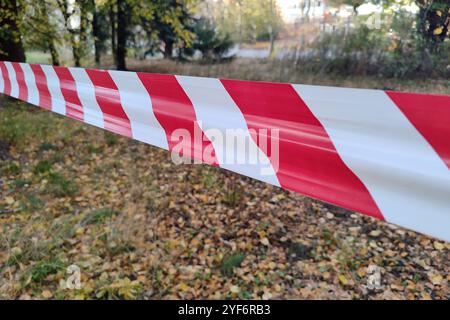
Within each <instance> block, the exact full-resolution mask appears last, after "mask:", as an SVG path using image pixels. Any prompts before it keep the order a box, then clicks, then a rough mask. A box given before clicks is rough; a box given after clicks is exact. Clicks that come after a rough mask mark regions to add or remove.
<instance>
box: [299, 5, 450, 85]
mask: <svg viewBox="0 0 450 320" xmlns="http://www.w3.org/2000/svg"><path fill="white" fill-rule="evenodd" d="M359 19H360V20H359V21H356V23H355V27H354V28H353V29H350V30H345V29H338V30H337V31H336V32H333V33H326V34H323V35H322V36H321V37H320V38H319V39H318V40H317V41H315V42H314V43H313V44H312V45H311V48H310V50H309V51H308V52H307V54H303V56H301V57H295V60H296V61H295V65H297V66H301V68H302V70H303V71H309V72H313V73H331V74H337V75H343V76H349V75H363V76H365V75H379V76H384V77H397V78H402V77H409V78H411V77H422V76H426V77H433V76H434V77H449V76H450V41H448V40H447V41H445V42H443V43H441V44H440V47H439V50H435V51H433V52H430V50H428V49H427V46H426V43H424V42H423V40H422V39H421V37H419V36H418V35H417V33H416V32H415V29H414V21H415V19H414V16H412V15H411V14H409V13H405V12H399V13H397V14H396V15H394V16H393V17H392V18H391V19H388V20H386V19H385V21H384V25H382V26H381V27H380V28H369V27H368V26H367V24H366V23H365V22H364V19H362V17H360V18H359Z"/></svg>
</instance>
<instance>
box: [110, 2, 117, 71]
mask: <svg viewBox="0 0 450 320" xmlns="http://www.w3.org/2000/svg"><path fill="white" fill-rule="evenodd" d="M109 23H110V24H111V53H112V55H113V59H114V64H116V65H117V54H116V53H117V47H116V37H117V35H116V13H115V10H114V3H113V2H112V1H111V3H110V6H109Z"/></svg>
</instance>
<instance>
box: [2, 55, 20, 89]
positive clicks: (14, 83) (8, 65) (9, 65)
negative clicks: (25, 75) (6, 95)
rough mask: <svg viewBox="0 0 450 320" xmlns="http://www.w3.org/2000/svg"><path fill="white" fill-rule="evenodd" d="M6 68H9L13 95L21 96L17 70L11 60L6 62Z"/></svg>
mask: <svg viewBox="0 0 450 320" xmlns="http://www.w3.org/2000/svg"><path fill="white" fill-rule="evenodd" d="M5 65H6V68H7V69H8V74H9V81H10V83H11V94H10V96H11V97H14V98H19V84H18V83H17V77H16V72H15V71H14V67H13V65H12V63H11V62H5Z"/></svg>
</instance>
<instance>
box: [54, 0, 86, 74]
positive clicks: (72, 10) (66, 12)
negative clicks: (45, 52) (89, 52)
mask: <svg viewBox="0 0 450 320" xmlns="http://www.w3.org/2000/svg"><path fill="white" fill-rule="evenodd" d="M56 3H57V4H58V7H59V9H60V11H61V13H62V16H63V18H64V25H65V27H66V30H67V31H68V32H69V36H70V43H71V45H72V54H73V59H74V62H75V66H76V67H79V66H81V56H82V52H81V45H80V34H79V31H77V29H76V26H74V25H73V22H72V17H74V16H76V10H77V9H78V10H79V7H78V3H77V2H76V1H75V0H74V1H73V3H70V2H69V0H56ZM78 15H80V13H78ZM80 20H81V19H80ZM80 24H81V23H80Z"/></svg>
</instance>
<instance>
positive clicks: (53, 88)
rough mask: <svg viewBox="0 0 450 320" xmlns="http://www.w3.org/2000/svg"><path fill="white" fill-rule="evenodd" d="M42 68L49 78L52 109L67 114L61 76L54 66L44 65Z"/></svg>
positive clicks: (48, 84) (48, 85)
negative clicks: (57, 73)
mask: <svg viewBox="0 0 450 320" xmlns="http://www.w3.org/2000/svg"><path fill="white" fill-rule="evenodd" d="M42 70H43V71H44V73H45V77H46V78H47V87H48V91H49V92H50V96H51V99H52V111H54V112H56V113H59V114H62V115H65V114H66V101H65V100H64V97H63V95H62V92H61V86H60V83H59V78H58V76H57V75H56V72H55V69H53V67H52V66H47V65H42Z"/></svg>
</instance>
